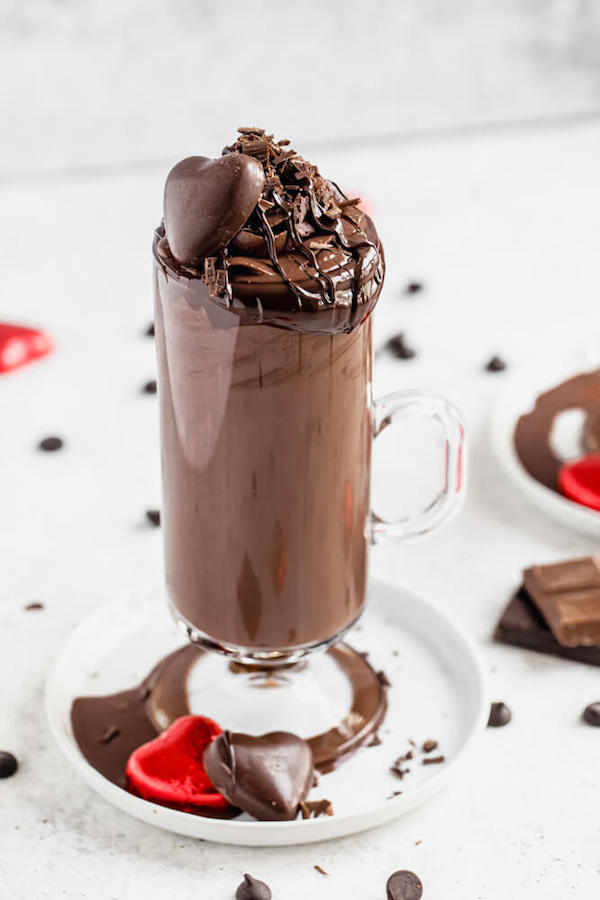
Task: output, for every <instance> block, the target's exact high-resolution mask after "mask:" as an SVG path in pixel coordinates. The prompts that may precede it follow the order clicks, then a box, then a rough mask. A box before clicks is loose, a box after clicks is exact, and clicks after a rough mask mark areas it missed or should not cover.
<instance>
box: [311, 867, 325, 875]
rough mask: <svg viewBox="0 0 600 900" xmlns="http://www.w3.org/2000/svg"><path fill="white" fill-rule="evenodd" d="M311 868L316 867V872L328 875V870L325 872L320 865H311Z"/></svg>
mask: <svg viewBox="0 0 600 900" xmlns="http://www.w3.org/2000/svg"><path fill="white" fill-rule="evenodd" d="M313 869H316V870H317V872H320V874H321V875H329V872H326V871H325V869H324V868H323V867H322V866H317V865H315V866H313Z"/></svg>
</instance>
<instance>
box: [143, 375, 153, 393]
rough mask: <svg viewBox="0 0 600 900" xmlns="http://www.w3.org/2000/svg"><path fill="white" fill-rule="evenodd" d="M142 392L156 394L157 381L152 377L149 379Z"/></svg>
mask: <svg viewBox="0 0 600 900" xmlns="http://www.w3.org/2000/svg"><path fill="white" fill-rule="evenodd" d="M142 393H144V394H155V393H156V381H155V380H154V378H152V379H151V380H150V381H147V382H146V384H145V385H144V387H143V388H142Z"/></svg>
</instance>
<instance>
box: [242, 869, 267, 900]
mask: <svg viewBox="0 0 600 900" xmlns="http://www.w3.org/2000/svg"><path fill="white" fill-rule="evenodd" d="M271 897H272V894H271V888H270V887H269V885H268V884H265V883H264V881H258V879H257V878H253V877H252V875H248V874H246V875H244V880H243V881H242V883H241V884H240V885H239V886H238V889H237V891H236V892H235V900H271Z"/></svg>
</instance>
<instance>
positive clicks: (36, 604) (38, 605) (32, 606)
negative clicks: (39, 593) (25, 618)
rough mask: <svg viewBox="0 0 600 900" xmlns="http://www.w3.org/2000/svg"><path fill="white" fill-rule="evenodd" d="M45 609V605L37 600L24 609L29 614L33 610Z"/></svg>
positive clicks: (27, 604)
mask: <svg viewBox="0 0 600 900" xmlns="http://www.w3.org/2000/svg"><path fill="white" fill-rule="evenodd" d="M45 608H46V607H45V606H44V604H43V603H40V602H39V601H37V600H35V601H34V602H33V603H26V604H25V606H24V607H23V609H24V610H26V611H27V612H29V611H30V610H33V609H45Z"/></svg>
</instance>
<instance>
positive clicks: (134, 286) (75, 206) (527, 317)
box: [0, 123, 600, 900]
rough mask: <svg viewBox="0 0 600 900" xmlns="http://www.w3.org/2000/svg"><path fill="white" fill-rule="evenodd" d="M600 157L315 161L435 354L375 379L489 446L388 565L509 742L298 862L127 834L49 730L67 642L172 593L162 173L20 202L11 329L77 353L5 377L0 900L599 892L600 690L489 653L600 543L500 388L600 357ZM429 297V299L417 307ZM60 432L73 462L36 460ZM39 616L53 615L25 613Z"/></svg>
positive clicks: (386, 328)
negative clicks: (362, 199) (483, 678)
mask: <svg viewBox="0 0 600 900" xmlns="http://www.w3.org/2000/svg"><path fill="white" fill-rule="evenodd" d="M192 149H193V148H192ZM299 149H304V148H299ZM309 149H310V148H306V151H307V155H308V152H309ZM599 158H600V123H597V124H594V123H590V124H588V125H585V126H578V127H572V128H569V129H566V128H563V129H562V130H560V129H555V130H552V131H551V130H531V131H529V132H527V131H523V132H521V133H519V134H516V133H514V134H510V133H505V134H499V133H498V134H495V135H492V134H488V135H484V136H470V137H462V138H454V139H452V138H448V139H445V140H443V141H437V142H430V143H421V144H419V143H415V142H413V143H407V144H404V145H394V144H388V145H385V146H382V147H380V148H379V149H377V148H370V149H361V150H358V151H351V150H350V149H348V150H346V151H345V152H343V153H342V152H340V153H337V154H336V153H334V152H329V153H328V154H327V155H326V156H325V157H324V156H323V155H321V157H320V158H319V159H318V160H317V161H318V162H319V163H321V164H322V165H321V167H322V169H323V170H324V171H325V173H331V174H332V175H333V176H334V177H336V179H337V180H338V181H339V182H341V183H342V184H344V185H348V186H349V187H351V188H355V189H357V190H359V191H363V192H364V193H365V194H366V195H368V196H369V198H370V199H371V200H372V202H373V205H374V207H375V216H376V219H377V222H378V224H379V226H380V231H381V234H382V236H383V239H384V242H385V246H386V250H387V258H388V276H387V282H386V290H385V292H384V296H383V299H382V300H381V302H380V306H379V308H378V311H377V314H376V328H375V331H376V339H377V341H378V343H381V341H383V340H384V339H385V338H386V337H387V336H388V335H390V334H392V333H394V332H396V331H398V330H404V331H405V332H406V333H407V338H408V339H409V340H410V342H411V343H412V344H413V345H414V346H415V348H416V349H417V350H418V356H417V357H416V359H415V360H413V361H410V362H400V361H398V360H395V359H392V358H388V357H386V356H379V358H378V360H377V365H376V391H377V392H378V393H382V392H383V391H387V390H391V389H392V388H394V387H402V386H405V387H406V386H419V387H424V388H431V389H436V390H439V391H442V392H444V393H445V394H446V395H447V396H448V397H449V398H451V399H452V400H453V401H455V402H456V403H457V404H458V405H459V406H460V407H461V408H462V409H463V411H464V413H465V415H466V417H467V420H468V423H469V427H470V434H471V451H472V454H471V477H470V485H469V494H468V499H467V503H466V507H465V510H464V512H463V513H462V515H461V517H460V518H459V519H458V520H457V521H456V522H455V523H453V524H452V525H451V526H450V527H449V528H448V529H447V530H445V531H443V532H442V533H440V534H439V535H438V536H436V537H435V538H432V539H430V540H428V541H424V542H422V543H419V544H413V545H409V546H406V547H403V548H397V547H392V548H389V547H388V548H377V549H376V550H375V551H374V552H373V555H372V568H373V570H374V571H375V572H377V573H378V574H383V575H386V576H388V577H391V578H393V579H395V580H397V582H398V583H401V584H404V585H406V586H407V587H409V588H411V589H413V590H415V591H417V592H420V593H422V594H423V595H425V596H427V597H429V598H431V599H433V600H435V601H436V602H438V603H439V604H440V605H441V606H442V607H444V609H446V610H449V611H450V612H451V613H452V615H453V616H455V618H456V620H457V621H458V622H460V623H461V624H462V625H463V626H464V628H465V629H466V630H467V631H468V632H469V633H470V634H471V635H472V636H473V638H474V639H475V640H476V642H477V643H478V644H479V645H480V647H481V649H482V651H483V655H484V659H485V662H486V667H487V669H488V672H489V677H490V687H491V695H492V698H493V699H503V700H505V701H506V702H507V703H508V704H509V705H510V706H511V707H512V709H513V713H514V720H513V722H512V723H511V725H510V726H509V727H507V728H505V729H502V730H491V729H490V730H488V731H486V732H485V733H484V734H482V735H481V737H480V739H479V744H478V747H477V748H476V751H475V754H474V757H473V761H472V764H471V767H470V769H469V771H468V772H467V773H466V774H465V775H463V777H462V779H461V780H459V781H457V782H455V783H454V784H453V785H452V786H451V787H450V788H449V789H447V790H446V791H445V793H444V794H442V795H441V796H439V797H437V798H436V799H434V800H432V801H430V802H429V803H428V804H427V805H426V806H424V807H422V808H421V809H419V810H418V811H416V812H414V813H412V814H410V815H409V816H407V817H406V818H404V819H401V820H399V821H397V822H396V823H394V824H391V825H388V826H385V827H382V828H379V829H377V830H375V831H372V832H368V833H365V834H362V835H359V836H356V837H350V838H346V839H343V840H339V841H335V842H332V843H327V844H320V845H313V846H305V847H297V848H294V847H292V848H288V849H279V850H251V849H247V848H230V847H221V846H217V845H212V844H209V843H204V842H198V841H194V840H191V839H185V838H179V837H177V836H173V835H170V834H166V833H163V832H160V831H158V830H154V829H152V828H150V827H148V826H145V825H143V824H141V823H139V822H137V821H134V820H133V819H130V818H128V817H127V816H125V815H123V814H122V813H120V812H118V811H117V810H115V809H113V808H111V807H110V806H109V805H108V804H107V803H106V802H105V801H104V800H102V799H100V798H99V797H97V796H95V795H94V794H93V793H92V792H91V791H90V790H89V789H88V788H87V787H86V786H85V785H84V784H83V783H82V781H81V780H80V779H79V777H77V776H76V775H75V773H74V772H73V771H71V769H70V768H69V766H68V764H67V763H66V762H65V761H64V760H63V758H62V756H61V754H60V753H59V751H58V749H57V748H56V747H55V746H54V743H53V741H52V739H51V737H50V735H49V733H48V729H47V727H46V722H45V717H44V709H43V691H44V680H45V677H46V673H47V671H48V668H49V666H50V664H51V662H52V660H53V659H54V657H55V655H56V654H57V652H58V651H59V649H60V647H61V644H62V642H63V641H64V640H65V638H66V636H67V635H68V633H69V631H70V630H71V628H72V627H73V626H74V625H76V624H77V623H78V622H79V621H81V620H82V619H83V618H84V617H85V616H86V615H88V614H89V613H90V612H91V611H92V610H93V609H95V608H96V607H97V606H98V605H99V604H101V603H103V602H104V601H106V600H109V599H111V598H113V597H114V596H116V595H118V594H119V593H131V592H135V591H139V592H140V593H141V592H143V591H145V590H146V589H147V588H149V587H151V586H152V585H153V584H156V583H157V582H158V581H159V580H160V578H161V536H160V532H159V531H158V530H156V529H154V530H153V529H151V528H150V527H148V526H146V524H145V523H144V510H145V509H146V508H147V507H151V506H158V505H159V496H160V486H159V465H158V441H157V404H156V398H153V397H151V396H144V395H140V393H139V390H140V387H141V385H142V384H143V383H144V382H145V381H146V380H147V379H148V378H150V377H152V376H153V373H154V371H155V363H154V350H153V344H152V341H151V340H149V339H148V338H145V337H144V336H143V332H144V329H145V327H146V325H147V323H148V321H149V320H150V319H151V315H152V308H151V297H150V252H149V248H150V239H151V233H152V229H153V226H154V225H155V223H156V222H157V220H158V218H159V214H160V198H161V185H162V180H163V178H164V175H165V172H164V171H162V170H160V171H159V170H153V169H144V170H143V171H140V172H139V173H136V172H134V171H131V172H125V173H123V174H112V175H97V176H95V177H89V178H73V179H71V180H52V179H38V180H35V179H31V180H29V181H26V180H19V181H15V182H14V183H11V182H5V183H3V184H2V185H1V186H0V208H1V209H2V214H1V216H0V272H1V279H0V297H1V309H2V318H5V319H9V320H10V319H13V320H16V321H27V320H29V321H31V322H33V323H39V324H41V325H44V326H46V327H47V328H48V329H49V330H51V331H52V333H53V334H54V335H55V336H56V338H57V341H58V343H59V349H58V351H57V352H56V353H55V354H54V355H53V356H52V357H50V358H48V359H47V360H45V361H43V362H41V363H39V364H37V365H33V366H31V367H29V368H28V369H23V370H21V371H19V372H16V373H14V374H13V375H11V376H5V377H2V378H0V409H1V410H2V421H3V429H2V441H1V443H0V504H1V512H0V546H1V547H2V585H1V589H0V634H1V635H2V644H1V653H0V683H1V684H2V686H3V690H2V703H1V707H0V708H1V710H2V714H1V717H0V748H6V749H10V750H12V751H13V752H15V753H16V755H17V756H18V757H19V760H20V763H21V768H20V771H19V773H18V775H17V776H16V777H14V778H12V779H8V780H6V781H3V782H0V830H1V839H0V895H1V896H2V897H3V898H4V897H6V898H16V900H21V898H22V900H32V898H37V897H44V898H45V897H48V898H55V897H56V898H62V897H64V898H68V900H75V898H81V897H83V898H88V900H92V898H98V900H100V898H102V900H105V898H118V900H137V898H142V897H144V898H145V897H160V898H165V900H170V898H178V900H180V898H187V897H190V898H192V897H206V898H210V900H221V898H222V900H230V898H232V896H233V892H234V889H235V886H236V885H237V883H238V882H239V880H240V876H241V873H243V872H244V871H250V872H252V873H253V874H255V875H256V876H258V877H261V878H263V879H264V880H266V881H268V882H269V883H270V884H271V886H272V888H273V893H274V897H275V898H276V900H277V898H280V900H281V898H283V900H296V898H297V900H300V898H305V897H306V896H307V895H310V896H312V897H314V898H315V900H320V898H323V900H325V898H328V900H329V898H333V897H339V898H344V900H370V898H372V900H378V898H384V896H385V881H386V878H387V876H388V875H389V874H390V873H391V872H392V871H393V870H395V869H398V868H409V869H413V870H414V871H416V872H417V873H419V875H420V876H421V878H422V880H423V883H424V885H425V892H424V898H426V900H436V898H440V900H441V898H450V897H451V898H453V900H454V898H455V900H463V898H464V900H505V898H506V897H508V896H513V897H518V898H521V897H527V898H528V900H559V898H564V897H570V896H572V897H577V898H593V897H596V896H598V893H599V890H600V866H599V863H600V856H599V854H598V847H599V845H600V827H599V825H600V819H599V817H598V813H597V810H598V801H599V797H600V776H599V767H598V759H599V753H600V732H599V731H597V730H594V729H591V728H589V727H586V726H584V725H582V724H580V722H579V720H578V717H579V714H580V712H581V710H582V708H583V707H584V706H585V705H586V704H587V703H589V702H590V701H592V700H596V699H600V677H599V672H598V670H596V669H593V668H589V667H584V666H581V665H578V664H575V663H570V662H566V661H561V660H556V659H551V658H547V657H540V656H536V655H533V654H529V653H527V652H525V651H519V650H517V649H514V648H506V647H500V646H494V645H493V644H491V643H490V633H491V631H492V629H493V627H494V624H495V621H496V619H497V616H498V614H499V612H500V610H501V608H502V607H503V605H504V604H505V603H506V601H507V600H508V597H509V595H510V593H511V591H512V590H513V588H514V587H515V585H516V584H517V582H518V580H519V574H520V570H521V568H522V567H523V566H525V565H527V564H530V563H532V562H544V561H550V560H553V559H559V558H563V557H567V556H569V555H575V554H582V555H583V554H586V553H589V552H591V551H592V550H594V549H597V542H594V541H592V540H591V539H590V538H586V537H582V536H580V535H577V534H575V533H571V532H569V531H568V530H566V529H562V528H561V527H560V526H558V525H554V524H553V523H551V522H548V521H545V520H544V518H543V517H542V516H541V515H540V514H538V513H537V512H535V511H534V510H530V509H529V508H528V507H527V506H526V504H525V501H524V499H523V498H521V497H520V496H519V495H518V493H517V492H516V491H515V489H514V488H513V487H512V485H510V484H508V483H507V482H506V481H505V480H504V477H503V475H502V473H501V472H500V471H499V470H498V467H497V464H496V462H495V459H494V456H493V454H492V452H491V449H490V447H489V446H488V440H487V419H488V414H489V410H490V407H491V405H492V404H493V402H494V398H495V397H496V396H497V394H498V392H499V391H500V390H501V389H502V385H503V381H504V379H505V377H506V375H503V374H498V375H492V374H489V373H486V372H484V371H482V367H483V364H484V363H485V362H486V360H487V359H488V358H489V356H490V355H491V354H492V353H496V352H497V353H500V354H501V355H502V356H503V357H505V358H506V359H507V360H508V362H509V365H510V367H511V369H513V370H514V369H517V368H518V367H519V366H521V365H525V364H528V363H530V362H531V361H532V359H533V360H536V359H541V358H542V357H544V358H551V357H552V356H560V355H561V354H564V352H565V351H569V350H572V349H573V348H576V347H578V346H580V345H581V344H582V341H583V339H584V338H585V339H587V340H589V339H590V338H594V337H595V338H596V339H599V340H600V317H599V314H598V298H599V296H600V267H599V266H598V241H599V236H600V184H599V182H598V159H599ZM410 279H422V280H423V281H424V282H425V283H426V285H427V290H426V292H424V293H422V294H420V295H418V296H416V297H414V298H412V299H410V298H404V297H403V296H402V292H401V289H402V287H403V285H404V284H405V283H406V282H407V281H408V280H410ZM506 374H508V373H506ZM52 433H57V434H60V435H63V436H64V437H65V439H66V442H67V444H66V448H65V450H64V451H63V452H62V453H56V454H42V453H38V452H37V451H36V450H35V446H36V443H37V441H38V440H39V438H41V437H43V436H45V435H47V434H52ZM33 600H41V601H43V602H44V604H45V605H46V608H45V610H43V611H40V612H24V611H23V605H24V604H26V603H28V602H30V601H33ZM417 842H419V843H418V844H417ZM315 863H318V864H320V865H321V866H323V867H324V868H325V869H326V870H327V871H328V872H330V875H329V877H328V878H325V877H323V876H322V875H320V874H319V873H317V872H316V871H315V870H314V869H313V865H314V864H315Z"/></svg>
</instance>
